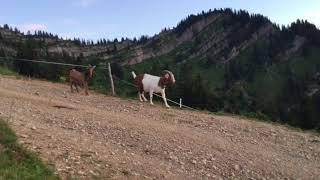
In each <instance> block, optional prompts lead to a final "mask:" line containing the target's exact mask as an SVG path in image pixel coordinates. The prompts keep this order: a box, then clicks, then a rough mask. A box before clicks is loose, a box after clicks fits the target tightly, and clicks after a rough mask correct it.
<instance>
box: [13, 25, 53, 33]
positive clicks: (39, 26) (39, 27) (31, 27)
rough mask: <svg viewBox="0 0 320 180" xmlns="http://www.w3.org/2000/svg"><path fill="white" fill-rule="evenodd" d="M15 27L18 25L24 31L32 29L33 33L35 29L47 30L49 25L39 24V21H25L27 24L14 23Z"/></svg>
mask: <svg viewBox="0 0 320 180" xmlns="http://www.w3.org/2000/svg"><path fill="white" fill-rule="evenodd" d="M13 26H14V27H17V28H18V29H19V30H20V31H22V32H28V31H30V32H31V33H33V32H34V31H38V30H41V31H47V30H48V25H47V24H38V23H25V24H19V25H13Z"/></svg>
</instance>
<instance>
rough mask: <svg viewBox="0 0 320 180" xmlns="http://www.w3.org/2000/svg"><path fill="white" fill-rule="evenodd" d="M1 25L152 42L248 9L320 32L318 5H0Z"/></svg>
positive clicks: (239, 1) (225, 0)
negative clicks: (205, 14)
mask: <svg viewBox="0 0 320 180" xmlns="http://www.w3.org/2000/svg"><path fill="white" fill-rule="evenodd" d="M0 4H1V10H0V25H3V24H9V25H10V26H13V27H17V28H18V29H20V30H21V31H24V32H27V31H28V30H30V31H31V32H33V31H34V30H44V31H48V32H51V33H54V34H58V35H59V36H60V37H64V38H73V37H79V38H85V39H90V40H97V39H100V38H106V39H114V38H121V37H129V38H133V37H140V36H141V35H149V36H152V35H154V34H157V33H159V32H160V31H161V30H162V29H164V28H165V27H170V28H172V27H175V26H176V25H177V23H178V22H179V21H181V20H182V19H184V18H185V17H186V16H188V15H190V14H197V13H200V12H201V11H203V10H204V11H208V10H209V9H214V8H227V7H228V8H232V9H237V10H238V9H244V10H247V11H249V13H259V14H262V15H265V16H267V17H269V19H270V20H271V21H272V22H275V23H277V24H280V25H282V24H284V25H288V24H290V23H291V22H293V21H295V20H296V19H298V18H299V19H306V20H308V21H309V22H311V23H314V24H315V25H316V26H317V27H318V28H319V27H320V0H305V1H303V0H264V1H262V0H158V1H155V0H38V1H35V0H0Z"/></svg>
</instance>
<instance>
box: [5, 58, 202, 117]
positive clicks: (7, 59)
mask: <svg viewBox="0 0 320 180" xmlns="http://www.w3.org/2000/svg"><path fill="white" fill-rule="evenodd" d="M9 60H13V61H24V62H32V63H43V64H55V65H62V66H75V67H85V68H87V67H88V66H85V65H79V64H70V63H60V62H53V61H46V60H45V59H38V60H32V59H23V58H19V59H17V58H9V57H0V61H9ZM97 68H99V69H104V70H108V68H106V67H100V66H97ZM113 78H116V79H117V80H118V81H120V82H122V83H124V84H127V85H129V86H132V87H137V86H136V85H135V84H133V83H130V82H128V81H126V80H123V79H120V78H118V77H116V76H113ZM153 95H155V96H157V97H160V98H162V96H160V95H158V94H156V93H153ZM166 99H167V101H169V102H171V103H173V104H176V105H178V106H180V103H178V102H176V101H173V100H171V99H168V98H166ZM181 107H184V108H187V109H190V110H194V111H198V110H197V109H195V108H192V107H189V106H186V105H183V104H181Z"/></svg>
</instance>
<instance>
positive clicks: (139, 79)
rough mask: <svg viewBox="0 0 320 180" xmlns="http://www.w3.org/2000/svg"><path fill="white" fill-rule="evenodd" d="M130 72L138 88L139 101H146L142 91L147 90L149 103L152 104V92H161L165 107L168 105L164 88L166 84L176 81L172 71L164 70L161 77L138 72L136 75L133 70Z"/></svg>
mask: <svg viewBox="0 0 320 180" xmlns="http://www.w3.org/2000/svg"><path fill="white" fill-rule="evenodd" d="M131 73H132V76H133V78H134V81H135V84H136V86H137V88H138V96H139V99H140V101H147V99H146V97H145V96H144V93H145V92H149V95H150V104H152V105H153V102H152V97H153V93H161V95H162V99H163V101H164V103H165V105H166V107H168V108H169V107H170V106H169V105H168V103H167V99H166V93H165V89H166V87H167V86H168V85H173V84H174V83H175V81H176V80H175V79H174V75H173V73H172V72H170V71H168V70H164V71H163V72H162V76H161V77H159V76H154V75H150V74H140V75H138V76H137V75H136V74H135V73H134V72H133V71H132V72H131Z"/></svg>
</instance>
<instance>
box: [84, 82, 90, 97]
mask: <svg viewBox="0 0 320 180" xmlns="http://www.w3.org/2000/svg"><path fill="white" fill-rule="evenodd" d="M84 90H85V94H86V96H88V95H89V93H88V83H87V82H85V83H84Z"/></svg>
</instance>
